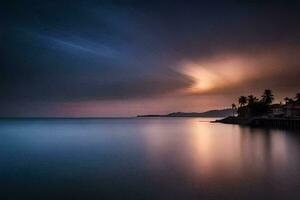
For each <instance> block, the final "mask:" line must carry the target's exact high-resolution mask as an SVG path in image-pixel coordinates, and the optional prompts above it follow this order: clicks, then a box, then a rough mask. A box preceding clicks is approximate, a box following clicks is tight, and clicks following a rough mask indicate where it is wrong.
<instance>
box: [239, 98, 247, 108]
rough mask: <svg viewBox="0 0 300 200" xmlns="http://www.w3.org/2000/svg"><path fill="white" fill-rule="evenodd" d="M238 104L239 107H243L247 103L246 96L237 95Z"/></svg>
mask: <svg viewBox="0 0 300 200" xmlns="http://www.w3.org/2000/svg"><path fill="white" fill-rule="evenodd" d="M239 104H240V106H241V107H243V106H244V105H246V104H247V97H245V96H240V97H239Z"/></svg>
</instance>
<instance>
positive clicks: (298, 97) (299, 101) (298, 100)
mask: <svg viewBox="0 0 300 200" xmlns="http://www.w3.org/2000/svg"><path fill="white" fill-rule="evenodd" d="M295 101H296V103H300V92H299V93H297V94H296V97H295Z"/></svg>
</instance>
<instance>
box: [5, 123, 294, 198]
mask: <svg viewBox="0 0 300 200" xmlns="http://www.w3.org/2000/svg"><path fill="white" fill-rule="evenodd" d="M209 120H212V119H203V118H198V119H197V118H190V119H186V118H176V119H167V118H163V119H159V118H153V119H90V120H87V119H76V120H70V119H69V120H68V119H64V120H62V119H61V120H2V121H0V136H1V140H0V150H1V151H0V164H1V165H0V185H1V187H2V188H3V190H1V191H0V194H1V193H2V194H1V196H5V197H6V199H14V198H22V199H26V198H31V199H34V198H35V199H40V198H42V199H53V198H55V199H100V198H106V199H108V198H109V199H199V198H205V199H254V198H255V199H266V198H271V199H282V198H286V199H299V197H300V191H299V189H298V188H299V186H300V162H299V161H300V138H299V133H298V134H297V133H289V132H287V131H281V130H264V129H250V128H246V127H240V126H236V125H224V124H216V123H209V122H208V121H209Z"/></svg>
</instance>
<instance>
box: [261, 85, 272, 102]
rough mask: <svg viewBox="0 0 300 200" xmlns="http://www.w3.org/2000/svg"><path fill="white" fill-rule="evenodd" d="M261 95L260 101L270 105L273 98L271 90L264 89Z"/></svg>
mask: <svg viewBox="0 0 300 200" xmlns="http://www.w3.org/2000/svg"><path fill="white" fill-rule="evenodd" d="M261 97H262V102H263V103H265V104H267V105H270V104H271V103H272V102H273V100H274V95H273V93H272V90H269V89H266V90H265V91H264V93H263V95H262V96H261Z"/></svg>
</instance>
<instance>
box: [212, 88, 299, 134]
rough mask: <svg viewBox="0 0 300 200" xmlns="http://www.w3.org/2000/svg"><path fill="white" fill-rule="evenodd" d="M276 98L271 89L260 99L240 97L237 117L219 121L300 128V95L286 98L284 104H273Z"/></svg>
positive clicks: (250, 96) (251, 96) (249, 96)
mask: <svg viewBox="0 0 300 200" xmlns="http://www.w3.org/2000/svg"><path fill="white" fill-rule="evenodd" d="M274 99H275V96H274V94H273V92H272V90H270V89H266V90H264V92H263V94H262V95H261V97H260V98H257V97H256V96H254V95H248V96H240V97H239V98H238V105H239V106H238V108H236V107H234V105H235V104H234V103H233V104H232V109H237V116H235V115H234V116H232V117H227V118H225V119H222V120H217V121H218V122H222V123H229V124H242V125H257V126H272V127H284V128H295V127H296V128H297V129H298V128H300V93H297V94H296V95H295V97H293V98H290V97H285V98H284V103H282V102H280V103H277V104H276V103H275V104H273V102H274Z"/></svg>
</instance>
